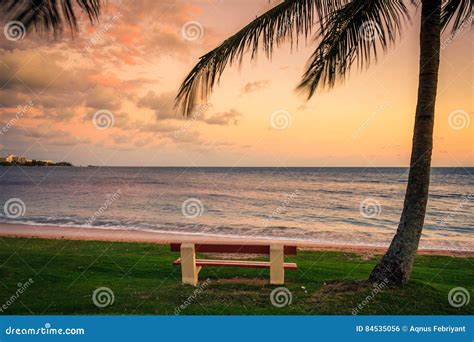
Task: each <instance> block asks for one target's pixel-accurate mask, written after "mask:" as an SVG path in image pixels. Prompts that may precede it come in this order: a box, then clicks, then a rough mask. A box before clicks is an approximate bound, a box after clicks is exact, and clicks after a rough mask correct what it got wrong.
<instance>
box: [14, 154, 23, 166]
mask: <svg viewBox="0 0 474 342" xmlns="http://www.w3.org/2000/svg"><path fill="white" fill-rule="evenodd" d="M12 162H15V163H18V164H25V163H26V158H25V157H15V156H13V155H12Z"/></svg>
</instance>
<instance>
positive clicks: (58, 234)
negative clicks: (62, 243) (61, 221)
mask: <svg viewBox="0 0 474 342" xmlns="http://www.w3.org/2000/svg"><path fill="white" fill-rule="evenodd" d="M0 237H21V238H38V239H58V240H83V241H114V242H143V243H156V244H168V243H173V242H194V243H229V244H269V243H271V242H275V240H271V239H261V238H260V239H255V238H237V237H223V236H222V237H220V236H203V235H194V234H173V233H162V232H148V231H138V230H118V229H102V228H101V229H97V228H75V227H58V226H43V225H41V226H40V225H21V224H0ZM277 241H278V243H282V244H285V245H296V246H298V248H299V249H300V250H318V251H338V252H348V253H360V254H382V253H384V252H385V250H386V247H380V246H362V245H343V244H324V243H318V242H312V241H301V240H283V239H278V240H277ZM418 253H419V254H424V255H448V256H469V257H471V256H474V252H471V251H459V250H434V249H420V250H419V251H418Z"/></svg>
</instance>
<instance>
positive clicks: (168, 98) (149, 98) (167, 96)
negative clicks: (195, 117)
mask: <svg viewBox="0 0 474 342" xmlns="http://www.w3.org/2000/svg"><path fill="white" fill-rule="evenodd" d="M173 101H174V93H173V92H165V93H161V94H158V95H157V94H156V93H155V92H154V91H152V90H150V91H149V92H148V93H147V94H146V95H145V96H144V97H142V98H140V99H139V100H138V102H137V106H138V107H139V108H149V109H153V110H154V111H155V118H156V120H158V121H159V120H167V119H180V117H179V116H178V115H177V114H176V113H175V112H174V110H173Z"/></svg>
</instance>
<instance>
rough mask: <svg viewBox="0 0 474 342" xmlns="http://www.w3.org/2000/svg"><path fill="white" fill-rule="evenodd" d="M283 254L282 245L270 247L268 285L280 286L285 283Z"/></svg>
mask: <svg viewBox="0 0 474 342" xmlns="http://www.w3.org/2000/svg"><path fill="white" fill-rule="evenodd" d="M284 261H285V254H284V250H283V245H271V246H270V284H273V285H282V284H284V283H285V268H284V265H283V263H284Z"/></svg>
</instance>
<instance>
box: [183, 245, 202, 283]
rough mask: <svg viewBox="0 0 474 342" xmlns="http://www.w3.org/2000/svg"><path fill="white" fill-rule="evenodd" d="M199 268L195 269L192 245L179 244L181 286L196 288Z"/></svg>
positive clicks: (194, 254) (194, 255)
mask: <svg viewBox="0 0 474 342" xmlns="http://www.w3.org/2000/svg"><path fill="white" fill-rule="evenodd" d="M200 270H201V267H196V253H195V251H194V243H182V244H181V279H182V282H183V284H189V285H193V286H196V285H197V283H198V274H199V271H200Z"/></svg>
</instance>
